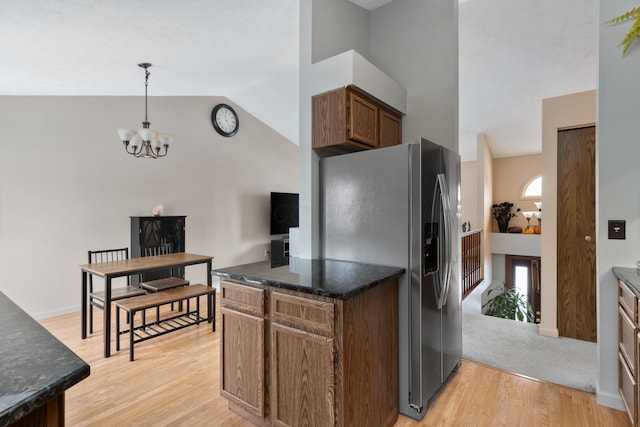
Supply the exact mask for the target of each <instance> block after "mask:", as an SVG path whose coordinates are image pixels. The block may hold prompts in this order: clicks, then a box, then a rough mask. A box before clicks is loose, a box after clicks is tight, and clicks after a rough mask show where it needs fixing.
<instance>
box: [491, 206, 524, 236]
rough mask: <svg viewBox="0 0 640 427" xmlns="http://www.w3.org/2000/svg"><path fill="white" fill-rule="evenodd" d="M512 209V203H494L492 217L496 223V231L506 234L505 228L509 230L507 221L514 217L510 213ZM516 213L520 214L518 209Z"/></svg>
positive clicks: (513, 214)
mask: <svg viewBox="0 0 640 427" xmlns="http://www.w3.org/2000/svg"><path fill="white" fill-rule="evenodd" d="M512 208H513V203H511V202H502V203H496V204H495V205H493V206H492V209H493V217H494V218H495V219H496V221H498V231H500V232H501V233H506V232H507V228H509V221H510V220H511V218H513V217H514V216H516V214H515V213H513V212H511V209H512ZM516 212H520V208H518V209H517V210H516Z"/></svg>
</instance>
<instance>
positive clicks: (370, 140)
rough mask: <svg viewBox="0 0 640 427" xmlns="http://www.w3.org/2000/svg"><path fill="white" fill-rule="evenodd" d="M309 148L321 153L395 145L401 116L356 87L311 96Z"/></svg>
mask: <svg viewBox="0 0 640 427" xmlns="http://www.w3.org/2000/svg"><path fill="white" fill-rule="evenodd" d="M312 103H313V105H312V117H313V126H312V127H313V135H312V147H313V148H314V150H315V151H316V153H318V154H319V155H320V156H323V157H326V156H332V155H336V154H344V153H350V152H353V151H361V150H369V149H372V148H380V147H387V146H391V145H398V144H400V143H401V142H402V116H401V114H400V113H399V112H398V111H396V110H394V109H393V108H391V107H389V106H387V105H385V104H383V103H381V102H380V101H378V100H376V99H375V98H373V97H372V96H370V95H369V94H367V93H366V92H364V91H362V90H360V89H358V88H357V87H355V86H347V87H343V88H339V89H335V90H332V91H329V92H324V93H321V94H318V95H315V96H314V97H313V98H312Z"/></svg>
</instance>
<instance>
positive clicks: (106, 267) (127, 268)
mask: <svg viewBox="0 0 640 427" xmlns="http://www.w3.org/2000/svg"><path fill="white" fill-rule="evenodd" d="M212 260H213V257H212V256H208V255H197V254H190V253H186V252H177V253H172V254H168V255H157V256H148V257H141V258H129V259H125V260H120V261H108V262H99V263H92V264H82V265H80V270H81V271H82V313H81V315H82V339H85V338H87V306H88V302H89V291H88V282H89V281H88V277H89V274H93V275H95V276H98V277H102V278H103V279H104V290H105V301H104V316H103V317H104V327H103V337H104V357H109V356H111V281H112V279H114V278H116V277H126V276H130V275H133V274H139V273H148V272H151V271H160V270H167V269H169V268H174V267H187V266H189V265H196V264H206V265H207V285H208V286H212V280H211V268H212ZM209 310H211V307H209Z"/></svg>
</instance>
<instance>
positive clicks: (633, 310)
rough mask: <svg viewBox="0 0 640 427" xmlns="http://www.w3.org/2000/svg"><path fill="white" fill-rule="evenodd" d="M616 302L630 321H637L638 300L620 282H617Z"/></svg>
mask: <svg viewBox="0 0 640 427" xmlns="http://www.w3.org/2000/svg"><path fill="white" fill-rule="evenodd" d="M618 302H619V303H620V305H621V306H623V307H624V309H625V311H626V312H627V314H628V315H629V317H630V318H631V320H632V321H634V322H637V321H638V298H636V295H635V294H634V293H633V292H632V291H631V289H629V288H628V287H627V285H625V284H624V283H623V282H622V281H620V280H619V281H618Z"/></svg>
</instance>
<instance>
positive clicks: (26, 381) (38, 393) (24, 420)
mask: <svg viewBox="0 0 640 427" xmlns="http://www.w3.org/2000/svg"><path fill="white" fill-rule="evenodd" d="M89 372H90V367H89V365H88V364H87V363H85V362H84V361H83V360H82V359H81V358H80V357H78V356H77V355H76V354H75V353H74V352H72V351H71V350H70V349H69V348H68V347H67V346H65V345H64V344H63V343H61V342H60V341H59V340H58V339H57V338H56V337H54V336H53V335H51V334H50V333H49V331H47V330H46V329H45V328H44V327H42V326H41V325H40V324H39V323H38V322H36V321H35V320H34V319H33V318H32V317H31V316H29V315H28V314H27V313H25V312H24V311H23V310H22V309H21V308H20V307H18V306H17V305H16V304H15V303H14V302H13V301H11V300H10V299H9V298H8V297H7V296H6V295H4V294H3V293H2V292H0V425H2V426H4V425H9V426H63V425H64V393H65V390H67V389H68V388H70V387H71V386H73V385H75V384H76V383H78V382H80V381H82V380H83V379H84V378H86V377H88V376H89Z"/></svg>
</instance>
